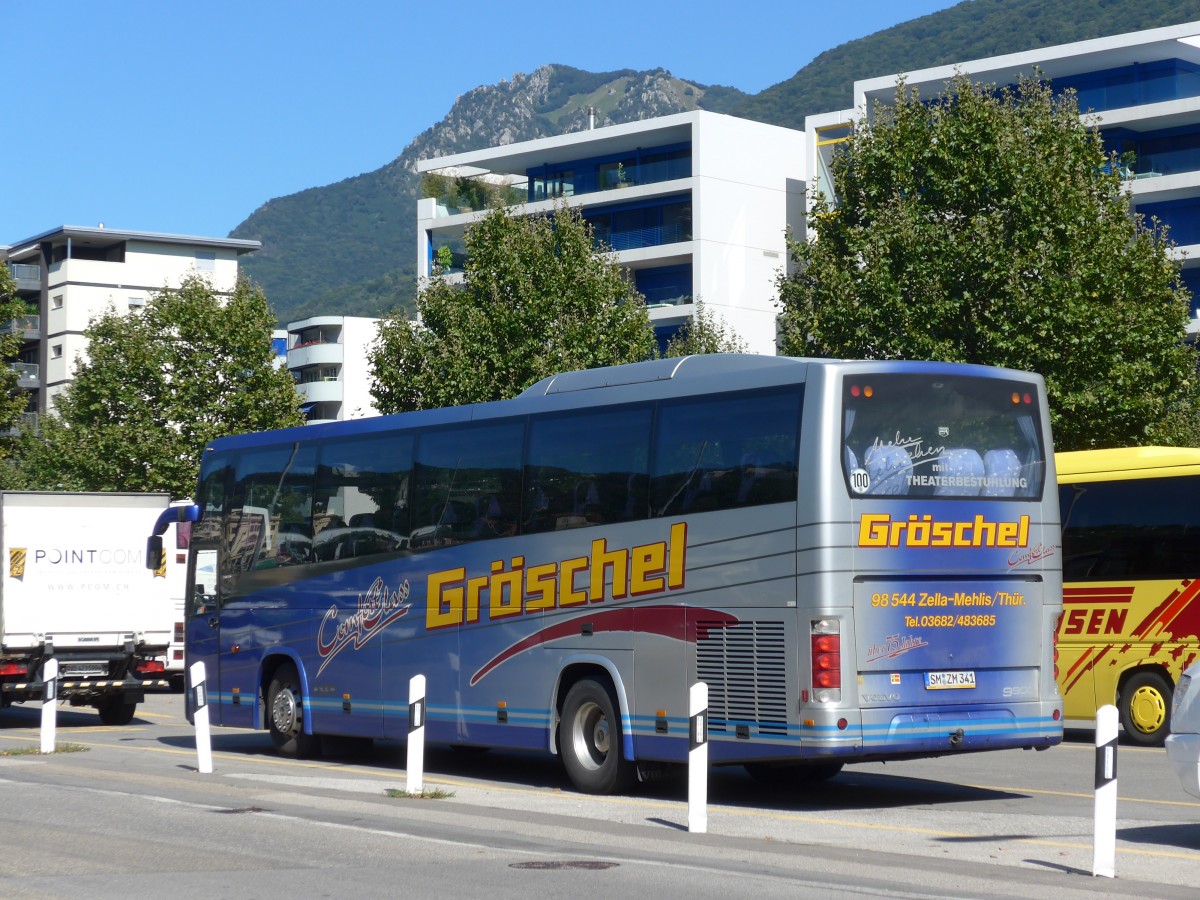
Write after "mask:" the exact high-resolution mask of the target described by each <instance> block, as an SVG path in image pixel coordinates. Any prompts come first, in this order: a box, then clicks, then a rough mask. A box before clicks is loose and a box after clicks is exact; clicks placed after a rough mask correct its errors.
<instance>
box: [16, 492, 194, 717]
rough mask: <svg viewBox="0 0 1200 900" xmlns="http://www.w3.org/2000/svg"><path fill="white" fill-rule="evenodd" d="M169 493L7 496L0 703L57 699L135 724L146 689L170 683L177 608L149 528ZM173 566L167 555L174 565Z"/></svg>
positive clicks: (23, 494)
mask: <svg viewBox="0 0 1200 900" xmlns="http://www.w3.org/2000/svg"><path fill="white" fill-rule="evenodd" d="M169 500H170V498H169V496H168V495H167V494H128V493H106V494H85V493H60V492H27V491H3V492H0V553H2V556H0V561H2V562H3V565H4V571H3V577H2V579H0V706H8V705H9V704H11V703H18V702H21V701H26V700H39V701H40V700H41V699H42V697H43V696H44V689H45V686H44V683H43V681H42V672H43V665H44V663H45V662H46V661H47V660H49V659H51V658H53V659H55V660H57V661H58V684H57V696H58V698H59V700H60V701H65V702H67V703H69V704H70V705H71V706H94V707H95V708H96V709H97V711H98V712H99V713H100V719H101V721H103V722H104V723H105V724H108V725H126V724H128V723H129V722H130V721H131V720H132V719H133V715H134V711H135V710H136V708H137V704H138V703H140V702H142V701H143V700H144V699H145V694H146V692H147V691H161V690H168V689H169V684H168V682H167V679H166V673H165V672H164V664H163V660H164V658H165V656H166V654H167V648H168V646H169V645H170V643H171V638H172V636H173V630H174V624H175V619H176V614H175V610H174V598H173V597H172V590H171V586H170V580H169V579H168V578H167V577H166V566H165V564H164V565H163V566H161V567H159V569H157V570H155V569H148V568H147V567H146V557H145V544H144V535H145V534H146V532H147V530H148V529H149V528H150V527H151V526H152V525H153V523H154V521H155V517H156V516H158V515H160V514H161V513H162V511H163V510H165V509H166V508H167V505H168V502H169ZM164 563H165V561H164Z"/></svg>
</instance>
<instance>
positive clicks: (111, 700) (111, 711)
mask: <svg viewBox="0 0 1200 900" xmlns="http://www.w3.org/2000/svg"><path fill="white" fill-rule="evenodd" d="M96 712H98V713H100V721H101V722H103V723H104V724H105V725H128V724H129V723H130V722H132V721H133V715H134V713H135V712H137V704H136V703H129V702H127V701H126V700H125V698H124V697H120V696H118V697H105V698H104V699H103V700H101V701H100V702H99V703H97V704H96Z"/></svg>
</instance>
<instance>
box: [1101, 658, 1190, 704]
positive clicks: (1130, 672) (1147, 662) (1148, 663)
mask: <svg viewBox="0 0 1200 900" xmlns="http://www.w3.org/2000/svg"><path fill="white" fill-rule="evenodd" d="M1143 672H1152V673H1153V674H1155V675H1159V676H1161V677H1162V678H1163V680H1165V681H1166V682H1167V687H1169V688H1170V689H1171V690H1172V691H1174V690H1175V687H1176V684H1175V681H1176V679H1175V677H1174V676H1173V675H1172V674H1171V670H1170V669H1168V668H1167V667H1166V665H1164V664H1163V663H1160V662H1155V661H1154V660H1152V659H1141V660H1138V661H1137V662H1135V663H1133V664H1132V665H1129V666H1127V667H1125V668H1124V669H1122V670H1121V674H1120V675H1118V676H1117V690H1116V694H1115V695H1114V696H1113V698H1112V701H1111V702H1112V703H1114V704H1119V703H1120V702H1121V692H1122V691H1123V690H1125V685H1127V684H1128V683H1129V679H1130V678H1133V677H1134V676H1135V675H1141V674H1142V673H1143Z"/></svg>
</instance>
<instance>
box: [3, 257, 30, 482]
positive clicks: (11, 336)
mask: <svg viewBox="0 0 1200 900" xmlns="http://www.w3.org/2000/svg"><path fill="white" fill-rule="evenodd" d="M28 312H29V311H28V310H27V309H26V307H25V301H23V300H22V299H21V298H20V297H19V296H17V286H16V284H15V283H14V282H13V279H12V275H11V274H10V272H9V268H8V266H7V265H6V264H4V263H0V363H2V364H0V431H9V430H10V429H12V428H13V426H14V425H16V424H17V420H18V419H19V418H20V416H21V413H23V412H24V411H25V407H26V404H27V403H28V399H29V398H28V395H27V394H26V393H25V392H24V391H22V390H21V389H20V388H18V387H17V377H18V376H17V371H16V370H15V369H14V368H13V367H12V366H11V365H10V363H14V362H16V360H17V355H18V354H19V353H20V352H21V332H20V329H17V328H10V327H9V323H10V322H12V321H14V320H16V319H20V318H21V317H22V316H24V315H27V314H28ZM10 449H11V448H9V447H8V446H7V445H4V446H0V458H2V457H3V456H4V455H7V453H8V452H9V450H10Z"/></svg>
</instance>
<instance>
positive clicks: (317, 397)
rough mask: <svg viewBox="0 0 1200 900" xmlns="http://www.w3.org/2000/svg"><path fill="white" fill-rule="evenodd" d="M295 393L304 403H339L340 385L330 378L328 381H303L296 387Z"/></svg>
mask: <svg viewBox="0 0 1200 900" xmlns="http://www.w3.org/2000/svg"><path fill="white" fill-rule="evenodd" d="M296 392H297V393H298V394H299V395H300V398H301V400H302V401H303V402H304V403H341V401H342V383H341V382H340V381H339V380H338V379H336V378H332V379H330V380H328V381H325V380H322V381H305V382H301V383H300V384H297V385H296Z"/></svg>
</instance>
